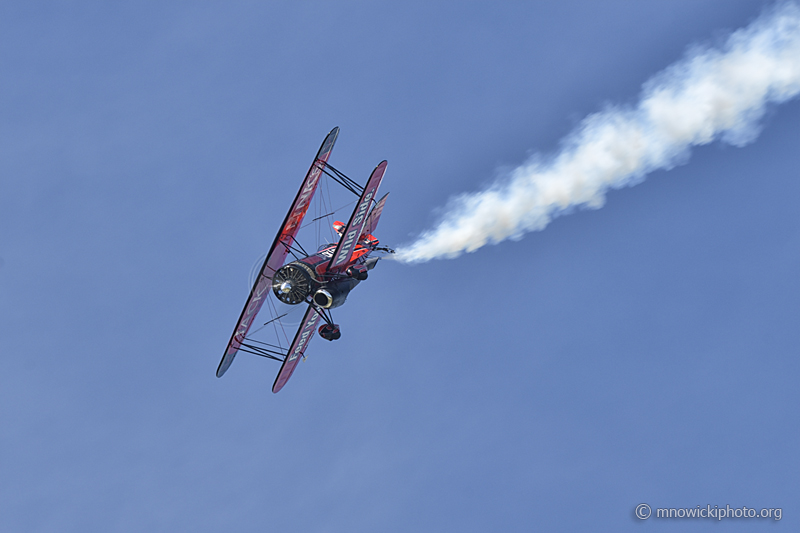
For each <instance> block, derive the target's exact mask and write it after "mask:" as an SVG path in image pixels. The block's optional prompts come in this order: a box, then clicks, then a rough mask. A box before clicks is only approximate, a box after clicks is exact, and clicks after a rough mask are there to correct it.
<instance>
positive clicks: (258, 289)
mask: <svg viewBox="0 0 800 533" xmlns="http://www.w3.org/2000/svg"><path fill="white" fill-rule="evenodd" d="M338 135H339V128H338V127H337V128H333V129H332V130H331V132H330V133H329V134H328V136H327V137H325V140H324V141H323V142H322V146H320V148H319V151H318V152H317V157H315V158H314V162H313V163H311V168H309V169H308V172H307V173H306V177H305V179H304V180H303V184H302V185H301V186H300V190H299V191H298V192H297V196H296V197H295V199H294V202H293V203H292V207H291V208H290V209H289V212H288V213H287V214H286V218H285V219H284V220H283V224H282V225H281V229H280V231H279V232H278V235H276V236H275V240H274V241H273V242H272V247H271V248H270V249H269V253H267V257H266V259H264V264H263V265H262V267H261V271H260V273H259V275H258V277H257V278H256V281H255V284H254V285H253V289H252V290H251V291H250V296H248V297H247V303H245V305H244V309H243V310H242V314H241V315H239V321H238V322H237V323H236V327H235V328H234V329H233V334H232V335H231V340H230V341H228V347H227V348H225V353H224V354H223V355H222V361H220V363H219V367H217V377H222V375H223V374H224V373H225V371H226V370H228V367H229V366H231V363H232V362H233V358H234V357H236V352H237V351H239V346H240V345H241V343H242V341H244V338H245V337H246V336H247V332H248V331H249V329H250V326H251V325H252V323H253V319H254V318H255V316H256V315H257V314H258V312H259V311H260V310H261V306H262V305H264V300H265V299H266V297H267V296H268V295H269V289H270V286H271V285H272V283H271V282H272V276H274V275H275V271H277V270H278V269H279V268H280V267H282V266H283V263H284V261H286V255H287V254H288V253H289V246H291V245H292V241H294V238H295V237H296V236H297V232H298V231H299V230H300V224H301V223H302V222H303V218H304V217H305V216H306V211H308V207H309V205H310V204H311V198H313V196H314V191H316V190H317V184H318V183H319V177H320V175H321V174H322V169H323V168H324V166H325V163H326V162H327V161H328V158H329V157H330V155H331V151H332V150H333V145H334V143H335V142H336V137H337V136H338Z"/></svg>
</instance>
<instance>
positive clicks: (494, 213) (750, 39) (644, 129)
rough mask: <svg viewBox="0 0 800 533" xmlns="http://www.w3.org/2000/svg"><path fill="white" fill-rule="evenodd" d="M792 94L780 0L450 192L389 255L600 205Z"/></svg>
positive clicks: (744, 127)
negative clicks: (552, 140)
mask: <svg viewBox="0 0 800 533" xmlns="http://www.w3.org/2000/svg"><path fill="white" fill-rule="evenodd" d="M798 93H800V7H798V4H797V3H796V2H794V1H792V2H783V3H780V4H779V5H778V6H777V7H774V8H773V9H771V10H770V11H768V12H766V13H765V14H763V15H762V16H761V17H759V18H758V19H756V20H755V21H754V22H753V23H752V24H750V25H749V26H747V27H746V28H742V29H740V30H738V31H736V32H735V33H733V34H732V35H731V36H730V37H729V38H728V39H727V41H726V42H725V44H724V45H723V46H721V47H720V48H718V49H703V50H697V49H695V50H692V51H691V52H690V53H689V54H688V55H687V56H686V57H685V58H684V59H682V60H681V61H680V62H678V63H676V64H674V65H672V66H671V67H669V68H667V69H666V70H665V71H663V72H661V73H659V74H658V75H656V76H655V77H653V78H652V79H650V80H649V81H648V82H647V83H645V84H644V87H643V90H642V95H641V98H640V99H639V103H638V104H637V105H636V107H634V108H622V107H612V108H609V109H606V110H605V111H602V112H600V113H597V114H594V115H590V116H588V117H587V118H586V119H584V120H583V121H582V122H581V124H580V125H579V126H578V128H577V129H576V131H574V132H573V133H572V134H571V135H570V136H569V137H568V138H567V139H566V140H565V142H564V143H563V145H562V149H561V151H560V152H559V153H558V154H556V155H555V156H554V157H553V158H552V159H551V160H550V161H549V162H547V163H543V162H542V158H540V157H534V158H531V159H530V160H528V161H527V162H526V163H525V164H523V165H521V166H519V167H518V168H516V169H514V170H513V171H511V173H510V175H509V176H508V177H507V178H506V179H505V180H502V182H498V183H495V184H493V185H492V186H490V187H489V188H488V189H487V190H484V191H482V192H477V193H471V194H464V195H461V196H459V197H456V198H454V199H452V200H451V201H450V203H449V204H448V206H447V208H446V211H445V215H444V217H443V218H442V220H441V221H440V222H439V223H438V224H437V225H436V227H434V228H433V229H431V230H429V231H426V232H425V233H423V234H422V235H420V237H419V238H418V239H417V240H416V241H415V242H413V243H411V244H410V245H407V246H403V247H401V248H399V249H398V250H397V255H396V258H397V259H398V260H400V261H406V262H419V261H428V260H430V259H434V258H439V257H456V256H458V255H460V254H461V253H463V252H465V251H466V252H472V251H475V250H477V249H478V248H480V247H482V246H484V245H486V244H487V243H498V242H500V241H503V240H505V239H508V238H519V237H521V236H522V234H524V233H526V232H528V231H535V230H541V229H543V228H544V227H545V226H547V225H548V224H549V223H550V221H551V220H552V219H553V217H555V216H558V215H559V214H561V213H564V211H565V210H567V209H570V208H574V207H584V208H593V209H596V208H599V207H602V205H603V203H604V202H605V195H606V192H607V191H608V189H610V188H620V187H623V186H626V185H633V184H635V183H638V182H639V181H641V180H642V179H643V177H644V175H645V174H647V173H648V172H652V171H653V170H656V169H661V168H663V169H668V168H671V167H673V166H674V165H676V164H678V163H679V162H681V161H684V160H685V158H686V156H687V155H688V153H689V149H690V148H691V147H692V146H697V145H702V144H707V143H710V142H712V141H714V140H715V139H721V140H722V141H724V142H727V143H730V144H733V145H735V146H742V145H744V144H747V143H748V142H751V141H753V140H755V138H756V137H757V135H758V133H759V126H758V121H759V120H760V119H761V117H762V116H763V115H764V112H765V110H766V106H767V105H768V104H770V103H781V102H784V101H786V100H788V99H790V98H793V97H794V96H796V95H797V94H798Z"/></svg>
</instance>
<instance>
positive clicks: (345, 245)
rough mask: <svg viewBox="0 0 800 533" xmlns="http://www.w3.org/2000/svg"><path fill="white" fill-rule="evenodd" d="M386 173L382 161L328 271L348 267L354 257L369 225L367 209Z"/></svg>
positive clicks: (344, 233) (340, 240)
mask: <svg viewBox="0 0 800 533" xmlns="http://www.w3.org/2000/svg"><path fill="white" fill-rule="evenodd" d="M384 172H386V161H381V162H380V164H378V166H377V167H375V170H373V171H372V175H370V177H369V180H368V181H367V185H366V186H365V187H364V192H363V193H362V194H361V198H360V199H359V200H358V203H357V204H356V208H355V210H354V211H353V214H352V215H350V221H349V222H348V223H347V226H346V227H345V228H344V232H343V233H342V238H341V239H339V244H338V245H337V246H336V252H334V254H333V257H331V262H330V263H328V270H333V269H338V268H341V267H343V266H345V265H347V263H348V262H349V261H350V258H351V257H352V256H353V250H355V248H356V243H358V237H359V236H360V235H361V230H362V229H364V226H365V225H366V223H367V209H369V206H370V204H371V203H372V199H373V198H375V195H376V194H377V193H378V187H379V186H380V184H381V180H382V179H383V174H384Z"/></svg>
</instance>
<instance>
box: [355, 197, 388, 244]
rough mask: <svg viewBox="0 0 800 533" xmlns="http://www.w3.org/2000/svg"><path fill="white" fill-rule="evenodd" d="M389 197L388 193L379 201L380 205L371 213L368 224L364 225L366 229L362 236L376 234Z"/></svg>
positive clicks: (376, 205)
mask: <svg viewBox="0 0 800 533" xmlns="http://www.w3.org/2000/svg"><path fill="white" fill-rule="evenodd" d="M387 196H389V193H388V192H387V193H386V194H384V195H383V198H381V199H380V200H378V203H377V204H375V207H373V208H372V211H370V212H369V216H368V217H367V222H366V224H364V229H362V230H361V235H372V234H373V233H375V228H377V227H378V220H380V219H381V213H382V212H383V206H384V205H385V204H386V197H387Z"/></svg>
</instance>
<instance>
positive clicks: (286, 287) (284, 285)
mask: <svg viewBox="0 0 800 533" xmlns="http://www.w3.org/2000/svg"><path fill="white" fill-rule="evenodd" d="M291 290H292V284H291V282H289V281H284V282H283V283H281V292H282V293H283V294H288V293H289V291H291Z"/></svg>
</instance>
